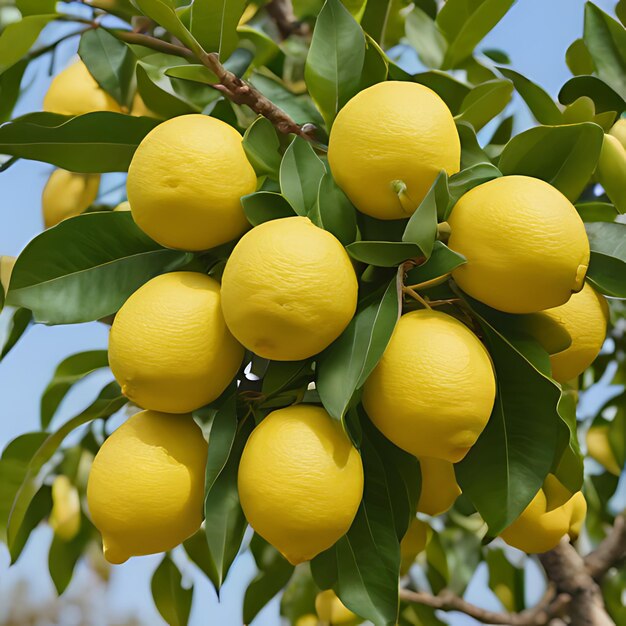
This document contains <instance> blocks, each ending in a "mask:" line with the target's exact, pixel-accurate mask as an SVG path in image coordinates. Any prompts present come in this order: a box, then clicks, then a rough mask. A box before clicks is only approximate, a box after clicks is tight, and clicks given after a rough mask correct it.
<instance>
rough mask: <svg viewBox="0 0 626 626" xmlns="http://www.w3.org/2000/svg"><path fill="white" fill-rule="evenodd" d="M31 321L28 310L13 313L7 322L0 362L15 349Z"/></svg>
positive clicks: (31, 317)
mask: <svg viewBox="0 0 626 626" xmlns="http://www.w3.org/2000/svg"><path fill="white" fill-rule="evenodd" d="M32 321H33V314H32V313H31V312H30V311H29V310H28V309H22V308H18V309H15V311H13V313H12V315H11V319H10V320H9V322H8V328H7V331H6V335H5V338H4V344H3V345H2V350H1V351H0V361H1V360H2V359H4V357H5V356H6V355H7V354H8V353H9V352H10V351H11V349H12V348H14V347H15V344H16V343H17V342H18V341H19V340H20V337H21V336H22V335H23V334H24V333H25V332H26V329H27V328H28V327H29V326H30V324H31V322H32Z"/></svg>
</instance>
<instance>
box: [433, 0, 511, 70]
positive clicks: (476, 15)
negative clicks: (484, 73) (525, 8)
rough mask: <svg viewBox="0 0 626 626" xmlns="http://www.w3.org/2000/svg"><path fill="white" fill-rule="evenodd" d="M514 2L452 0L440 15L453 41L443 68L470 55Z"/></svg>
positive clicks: (438, 20)
mask: <svg viewBox="0 0 626 626" xmlns="http://www.w3.org/2000/svg"><path fill="white" fill-rule="evenodd" d="M514 3H515V0H448V1H447V2H446V3H445V4H444V6H443V8H442V9H441V11H439V14H438V15H437V26H439V29H440V30H441V32H442V33H443V35H444V36H445V38H446V39H447V40H448V43H449V46H448V51H447V52H446V56H445V59H444V62H443V69H449V68H451V67H455V66H456V65H457V64H458V63H460V62H461V61H463V60H465V59H466V58H467V57H468V56H470V55H471V54H472V52H473V50H474V48H475V47H476V45H477V44H478V43H480V41H482V39H483V38H484V37H485V35H487V33H488V32H489V31H490V30H491V29H492V28H493V27H494V26H495V25H496V24H497V23H498V22H499V21H500V20H501V19H502V18H503V17H504V16H505V15H506V13H507V11H508V10H509V9H510V8H511V7H512V6H513V4H514Z"/></svg>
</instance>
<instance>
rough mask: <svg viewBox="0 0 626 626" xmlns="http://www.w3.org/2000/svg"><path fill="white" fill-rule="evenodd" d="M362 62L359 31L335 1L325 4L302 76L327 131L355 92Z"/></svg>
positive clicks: (362, 37)
mask: <svg viewBox="0 0 626 626" xmlns="http://www.w3.org/2000/svg"><path fill="white" fill-rule="evenodd" d="M364 60H365V35H364V34H363V30H362V29H361V27H360V26H359V24H358V23H357V22H356V21H355V19H354V18H353V17H352V15H350V12H349V11H348V10H347V9H346V8H345V7H344V5H343V4H342V3H341V2H340V1H339V0H326V2H325V3H324V7H323V8H322V10H321V11H320V14H319V15H318V17H317V22H316V23H315V29H314V31H313V38H312V40H311V47H310V48H309V53H308V55H307V58H306V65H305V70H304V76H305V80H306V84H307V87H308V89H309V93H310V94H311V96H312V98H313V100H314V101H315V103H316V104H317V107H318V108H319V110H320V111H321V113H322V115H323V117H324V120H325V121H326V126H327V127H328V129H330V127H331V125H332V123H333V120H334V119H335V115H337V112H338V111H339V110H340V109H341V108H342V107H343V105H344V104H345V103H346V102H347V101H348V100H349V99H350V98H351V97H352V96H354V95H355V94H356V93H357V91H358V90H359V84H360V82H361V72H362V70H363V62H364Z"/></svg>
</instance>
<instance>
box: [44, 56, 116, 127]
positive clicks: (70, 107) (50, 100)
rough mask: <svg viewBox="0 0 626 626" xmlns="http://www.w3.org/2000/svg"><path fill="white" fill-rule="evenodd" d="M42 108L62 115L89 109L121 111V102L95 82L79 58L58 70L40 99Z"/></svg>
mask: <svg viewBox="0 0 626 626" xmlns="http://www.w3.org/2000/svg"><path fill="white" fill-rule="evenodd" d="M43 110H44V111H48V112H50V113H61V114H62V115H83V114H85V113H91V112H92V111H114V112H116V113H120V112H121V110H122V109H121V107H120V105H119V104H118V103H117V102H116V101H115V100H114V99H113V98H112V97H111V96H110V95H109V94H108V93H107V92H106V91H104V89H102V88H101V87H100V85H98V83H97V82H96V79H95V78H94V77H93V76H92V75H91V74H90V73H89V70H88V69H87V66H86V65H85V64H84V63H83V62H82V61H76V62H75V63H72V64H71V65H70V66H68V67H67V68H65V69H64V70H63V71H62V72H59V73H58V74H57V75H56V76H55V77H54V78H53V79H52V83H50V87H49V88H48V92H47V93H46V95H45V97H44V99H43Z"/></svg>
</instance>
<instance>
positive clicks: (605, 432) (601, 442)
mask: <svg viewBox="0 0 626 626" xmlns="http://www.w3.org/2000/svg"><path fill="white" fill-rule="evenodd" d="M609 429H610V426H609V425H608V424H606V425H601V426H592V427H591V428H590V429H589V430H588V431H587V453H588V454H589V456H590V457H591V458H592V459H594V460H595V461H597V462H598V463H600V465H602V466H603V467H604V468H605V469H606V470H607V471H609V472H611V474H615V476H619V475H620V474H621V473H622V468H621V467H620V466H619V465H618V463H617V459H616V458H615V454H614V452H613V450H612V449H611V443H610V442H609Z"/></svg>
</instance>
